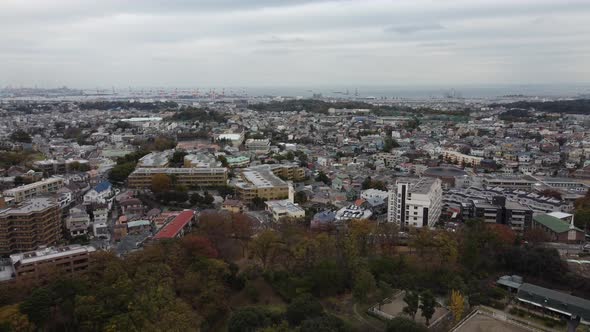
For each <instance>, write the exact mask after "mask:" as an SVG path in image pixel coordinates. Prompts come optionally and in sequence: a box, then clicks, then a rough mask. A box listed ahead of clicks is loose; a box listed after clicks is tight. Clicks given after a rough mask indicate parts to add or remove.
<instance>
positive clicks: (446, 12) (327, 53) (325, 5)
mask: <svg viewBox="0 0 590 332" xmlns="http://www.w3.org/2000/svg"><path fill="white" fill-rule="evenodd" d="M589 17H590V2H589V1H580V0H577V1H549V0H522V1H510V0H500V1H467V0H452V1H427V0H418V1H409V0H402V1H381V0H376V1H306V0H296V1H272V0H253V1H243V0H204V1H186V0H171V1H166V2H163V1H155V0H145V1H137V2H126V1H116V0H104V1H99V2H90V1H73V0H52V1H41V0H4V1H1V2H0V29H2V31H3V33H2V34H1V35H0V86H1V87H4V86H7V85H12V86H28V87H32V86H35V85H36V86H39V87H57V86H63V85H66V86H69V87H72V88H93V87H102V88H109V87H111V86H115V87H117V88H125V87H128V86H132V87H139V86H144V87H148V86H154V87H198V86H203V87H213V86H217V87H309V88H310V89H313V88H315V87H321V86H325V87H326V89H329V86H334V87H342V86H349V87H350V89H354V88H355V87H359V88H360V87H362V86H374V87H375V86H386V87H404V86H409V87H438V88H440V89H451V88H454V87H456V88H461V87H468V86H470V85H473V86H490V85H518V84H549V85H560V84H572V85H577V84H586V83H588V82H589V81H590V80H589V79H588V78H589V77H590V25H589V24H587V21H588V18H589ZM582 90H583V89H582ZM581 92H583V91H581ZM586 93H587V90H586Z"/></svg>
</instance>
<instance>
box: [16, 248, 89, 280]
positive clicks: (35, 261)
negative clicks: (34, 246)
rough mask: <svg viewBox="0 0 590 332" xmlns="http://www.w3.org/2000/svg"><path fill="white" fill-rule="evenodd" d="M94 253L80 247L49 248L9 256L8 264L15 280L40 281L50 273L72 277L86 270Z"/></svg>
mask: <svg viewBox="0 0 590 332" xmlns="http://www.w3.org/2000/svg"><path fill="white" fill-rule="evenodd" d="M95 251H96V249H95V248H94V247H92V246H81V245H69V246H66V247H49V248H44V249H39V250H36V251H28V252H23V253H20V254H14V255H10V262H11V264H12V268H13V269H14V278H15V279H16V280H33V281H41V280H43V279H44V278H46V277H48V276H50V275H51V274H52V273H60V274H64V273H66V274H69V275H74V274H77V273H80V272H82V271H84V270H86V269H88V266H89V265H90V263H91V260H90V256H91V255H92V254H93V253H94V252H95Z"/></svg>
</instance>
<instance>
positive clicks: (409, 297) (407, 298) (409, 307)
mask: <svg viewBox="0 0 590 332" xmlns="http://www.w3.org/2000/svg"><path fill="white" fill-rule="evenodd" d="M404 302H406V306H405V307H404V309H403V311H404V313H405V314H407V315H408V316H410V317H412V320H416V312H417V311H418V307H419V305H420V296H419V295H418V293H416V292H413V291H410V290H407V291H406V294H405V295H404Z"/></svg>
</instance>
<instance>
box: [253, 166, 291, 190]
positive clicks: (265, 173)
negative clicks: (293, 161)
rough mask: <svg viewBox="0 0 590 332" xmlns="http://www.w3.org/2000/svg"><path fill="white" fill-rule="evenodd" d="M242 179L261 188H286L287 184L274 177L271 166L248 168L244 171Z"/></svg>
mask: <svg viewBox="0 0 590 332" xmlns="http://www.w3.org/2000/svg"><path fill="white" fill-rule="evenodd" d="M242 177H243V178H244V180H246V181H247V182H249V183H250V184H252V185H254V186H256V187H259V188H270V187H279V186H286V185H287V183H286V182H285V181H283V180H281V179H280V178H279V177H278V176H276V175H274V173H273V172H272V170H271V167H270V166H269V165H260V166H255V167H250V168H246V169H244V170H243V171H242Z"/></svg>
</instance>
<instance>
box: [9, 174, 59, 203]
mask: <svg viewBox="0 0 590 332" xmlns="http://www.w3.org/2000/svg"><path fill="white" fill-rule="evenodd" d="M63 186H64V181H63V179H61V178H49V179H45V180H41V181H37V182H33V183H30V184H27V185H24V186H20V187H16V188H13V189H8V190H5V191H4V193H3V194H4V196H6V197H12V198H13V201H14V202H15V203H20V202H23V201H25V200H27V199H29V198H33V197H35V196H38V195H41V194H47V193H55V192H57V191H58V190H59V189H60V188H61V187H63Z"/></svg>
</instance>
